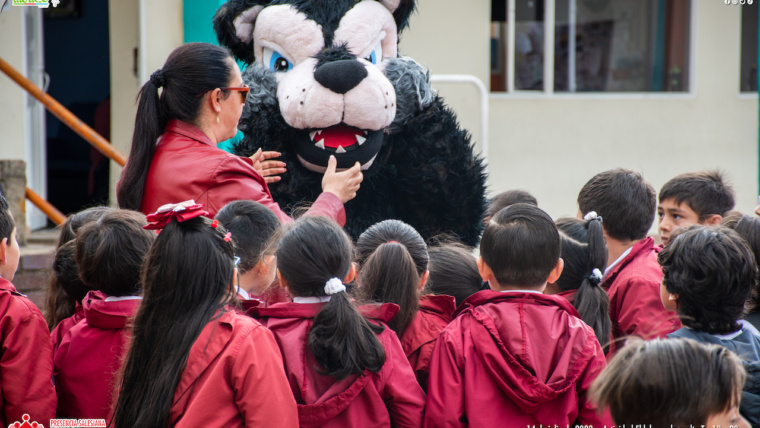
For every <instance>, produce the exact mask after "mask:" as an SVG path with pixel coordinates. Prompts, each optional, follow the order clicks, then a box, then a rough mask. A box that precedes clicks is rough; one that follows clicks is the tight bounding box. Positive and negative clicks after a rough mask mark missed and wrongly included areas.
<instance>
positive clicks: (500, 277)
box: [478, 204, 562, 290]
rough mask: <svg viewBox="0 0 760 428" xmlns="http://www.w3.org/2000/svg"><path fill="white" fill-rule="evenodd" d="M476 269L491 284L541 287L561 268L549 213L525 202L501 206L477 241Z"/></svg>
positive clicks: (510, 286) (556, 238) (507, 286)
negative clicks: (478, 254) (478, 241)
mask: <svg viewBox="0 0 760 428" xmlns="http://www.w3.org/2000/svg"><path fill="white" fill-rule="evenodd" d="M478 270H479V271H480V275H481V277H482V278H483V280H485V281H489V283H490V285H491V288H494V289H499V290H501V289H504V288H505V287H506V288H519V289H526V288H528V289H538V290H543V288H544V285H545V284H546V282H547V281H549V282H554V281H556V279H557V277H559V275H560V273H561V272H562V259H560V242H559V232H558V231H557V227H556V226H555V225H554V221H553V220H552V218H551V217H549V214H547V213H545V212H544V211H543V210H541V209H540V208H538V207H535V206H533V205H529V204H515V205H511V206H509V207H507V208H504V209H502V210H501V211H499V212H498V213H496V215H495V216H494V217H493V218H492V219H491V222H490V223H489V225H488V227H486V230H485V232H483V238H482V240H481V241H480V258H479V259H478Z"/></svg>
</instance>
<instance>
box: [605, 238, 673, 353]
mask: <svg viewBox="0 0 760 428" xmlns="http://www.w3.org/2000/svg"><path fill="white" fill-rule="evenodd" d="M661 282H662V269H661V268H660V265H659V263H657V250H656V248H655V246H654V241H653V240H652V238H651V237H648V238H646V239H643V240H641V241H639V242H638V243H637V244H636V245H634V246H633V247H632V248H631V252H630V253H629V254H628V255H627V256H626V257H625V258H624V259H623V260H622V261H621V262H620V263H618V265H617V266H615V267H614V268H613V269H612V271H610V272H609V273H607V275H605V277H604V282H603V283H602V287H603V288H604V289H605V290H607V294H608V295H609V297H610V319H611V320H612V339H613V340H612V342H611V343H610V349H609V352H608V354H609V355H610V356H612V355H613V354H614V353H615V350H616V349H619V348H620V346H621V344H620V343H617V341H618V340H619V339H621V338H625V337H627V336H631V335H636V336H640V337H642V338H644V339H653V338H655V337H661V338H664V337H666V336H667V334H668V333H672V332H674V331H676V330H678V329H679V328H681V322H680V321H679V319H678V315H677V314H676V313H675V312H671V311H668V310H667V309H665V307H664V306H662V301H661V300H660V283H661Z"/></svg>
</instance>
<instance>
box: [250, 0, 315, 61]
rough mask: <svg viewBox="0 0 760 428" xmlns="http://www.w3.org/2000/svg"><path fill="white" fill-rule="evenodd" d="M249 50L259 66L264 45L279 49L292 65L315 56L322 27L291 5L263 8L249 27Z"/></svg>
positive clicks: (262, 57) (262, 56) (262, 58)
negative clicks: (250, 28) (251, 37)
mask: <svg viewBox="0 0 760 428" xmlns="http://www.w3.org/2000/svg"><path fill="white" fill-rule="evenodd" d="M253 40H254V43H253V53H254V55H255V57H256V61H258V62H259V63H260V64H261V65H262V66H263V67H269V64H264V63H262V61H263V60H264V54H263V52H264V47H268V48H270V49H273V50H275V51H277V52H279V53H280V54H281V55H283V56H284V57H285V58H287V59H288V61H292V62H293V63H294V64H293V66H296V65H298V64H299V63H301V62H303V61H305V60H307V59H309V58H311V57H313V56H315V55H316V54H318V53H319V51H320V50H322V48H323V47H324V45H325V39H324V37H323V36H322V27H321V26H320V25H319V24H317V23H316V22H315V21H312V20H310V19H308V18H307V17H306V15H305V14H303V13H302V12H299V11H298V10H297V9H295V8H294V7H293V6H291V5H276V6H269V7H266V8H265V9H264V10H262V11H261V13H260V14H259V17H258V19H257V20H256V28H254V30H253Z"/></svg>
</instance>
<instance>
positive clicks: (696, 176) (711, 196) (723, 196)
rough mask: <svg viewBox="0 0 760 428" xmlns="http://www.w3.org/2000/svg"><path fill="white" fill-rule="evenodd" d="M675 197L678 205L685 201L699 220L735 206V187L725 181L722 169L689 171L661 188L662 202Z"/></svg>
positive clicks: (722, 213) (724, 213)
mask: <svg viewBox="0 0 760 428" xmlns="http://www.w3.org/2000/svg"><path fill="white" fill-rule="evenodd" d="M666 199H673V202H675V204H676V205H680V204H681V203H683V202H685V203H686V204H687V205H688V206H689V208H691V209H692V210H693V211H694V212H695V213H697V215H698V216H699V221H700V222H703V221H705V220H707V217H709V216H711V215H715V214H718V215H720V216H724V215H726V213H727V212H728V211H730V210H732V209H733V208H734V189H733V187H731V186H730V185H729V184H728V183H726V182H725V179H724V178H723V174H722V173H721V172H720V171H700V172H688V173H686V174H681V175H678V176H676V177H675V178H672V179H671V180H670V181H668V182H667V183H665V185H663V186H662V189H660V199H659V200H660V202H662V201H664V200H666Z"/></svg>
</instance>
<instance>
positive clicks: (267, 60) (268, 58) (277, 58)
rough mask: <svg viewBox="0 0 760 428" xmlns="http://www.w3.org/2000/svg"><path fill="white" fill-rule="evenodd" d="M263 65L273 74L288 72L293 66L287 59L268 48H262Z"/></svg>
mask: <svg viewBox="0 0 760 428" xmlns="http://www.w3.org/2000/svg"><path fill="white" fill-rule="evenodd" d="M264 64H266V65H267V67H269V69H270V70H272V71H274V72H280V71H289V70H290V69H292V68H293V64H291V63H290V61H288V59H287V58H285V57H284V56H282V55H281V54H280V53H279V52H277V51H276V50H272V49H270V48H264Z"/></svg>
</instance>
